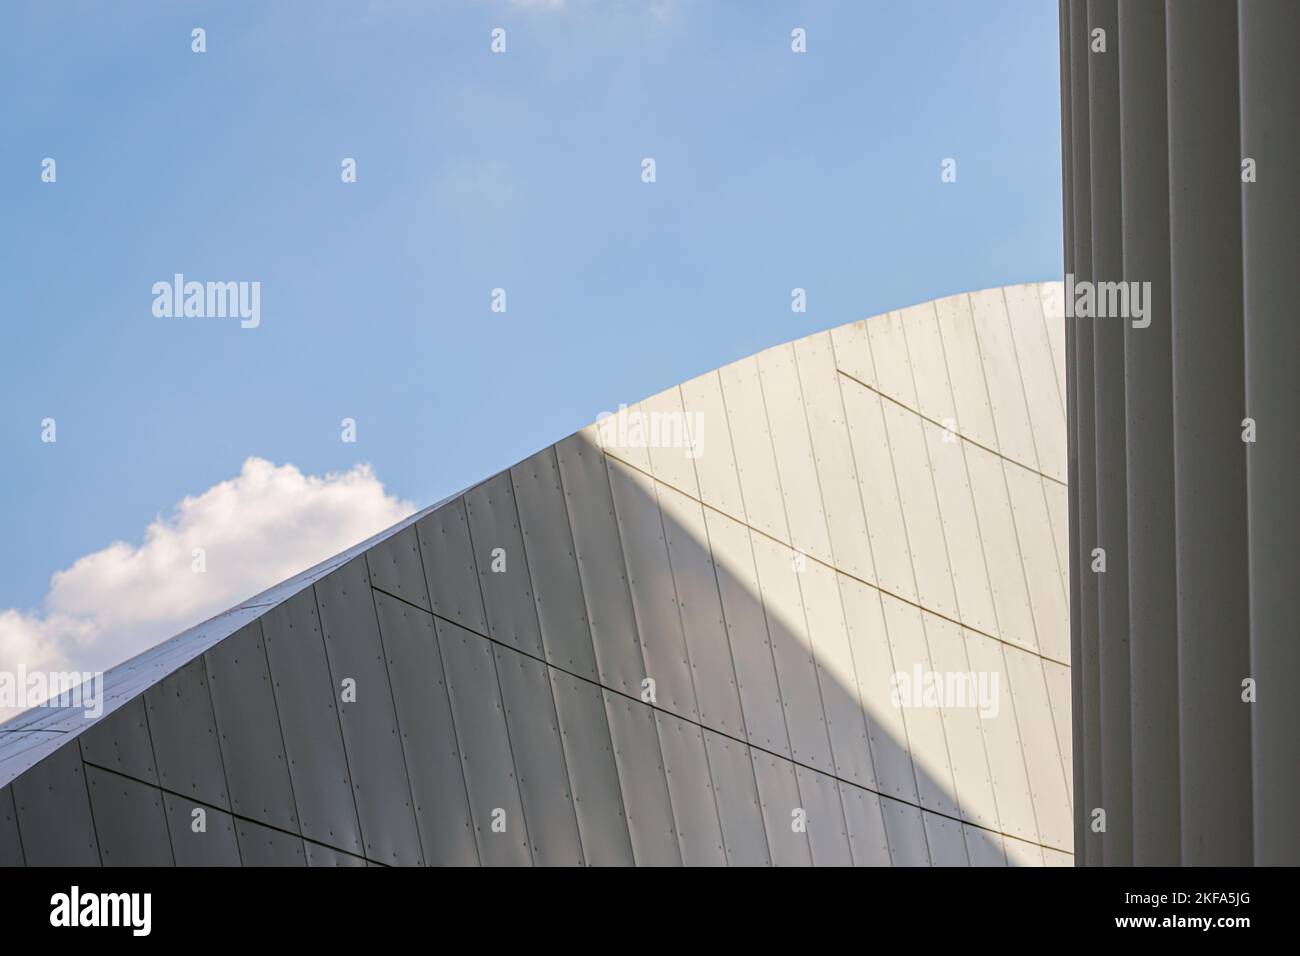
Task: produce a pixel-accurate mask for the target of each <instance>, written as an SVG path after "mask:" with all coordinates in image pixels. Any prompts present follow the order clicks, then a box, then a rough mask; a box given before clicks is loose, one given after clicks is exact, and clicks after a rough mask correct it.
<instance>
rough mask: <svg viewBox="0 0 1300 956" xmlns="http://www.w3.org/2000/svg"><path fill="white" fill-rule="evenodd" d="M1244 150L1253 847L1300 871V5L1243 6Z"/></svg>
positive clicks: (1258, 856)
mask: <svg viewBox="0 0 1300 956" xmlns="http://www.w3.org/2000/svg"><path fill="white" fill-rule="evenodd" d="M1239 24H1240V29H1241V37H1240V43H1241V155H1242V156H1243V157H1247V156H1248V157H1250V158H1252V159H1254V160H1255V162H1256V164H1257V166H1256V170H1257V181H1256V182H1253V183H1245V184H1243V185H1242V187H1241V196H1242V200H1241V202H1242V208H1241V218H1242V254H1243V255H1242V283H1243V291H1244V303H1245V362H1246V366H1245V368H1246V411H1245V414H1246V415H1248V416H1250V417H1251V418H1253V419H1254V420H1255V422H1256V424H1257V426H1258V429H1259V430H1258V435H1257V441H1256V442H1255V444H1252V445H1247V446H1246V481H1247V510H1248V520H1249V549H1250V564H1249V566H1250V675H1251V676H1252V677H1253V678H1254V679H1255V681H1256V683H1257V690H1258V701H1257V703H1255V704H1252V705H1251V716H1252V739H1251V748H1252V758H1253V759H1252V767H1253V773H1254V788H1253V789H1254V845H1255V863H1256V864H1258V865H1269V866H1276V865H1289V866H1295V865H1297V864H1300V814H1298V813H1297V808H1300V732H1298V731H1300V696H1297V694H1296V693H1295V689H1294V687H1293V686H1291V682H1292V681H1293V680H1294V679H1295V676H1296V675H1297V674H1300V620H1297V615H1296V595H1295V587H1296V583H1297V582H1298V581H1300V508H1297V507H1296V503H1295V484H1296V475H1297V474H1300V428H1298V426H1297V414H1298V413H1300V385H1297V382H1298V381H1300V380H1298V379H1297V377H1296V369H1295V362H1296V358H1297V356H1300V325H1297V323H1296V316H1295V307H1294V302H1295V279H1294V276H1295V269H1296V262H1297V260H1300V226H1298V225H1297V221H1296V213H1297V210H1300V187H1297V183H1296V169H1295V162H1296V156H1297V155H1300V112H1298V111H1297V109H1296V102H1295V91H1296V89H1297V87H1300V76H1297V73H1298V72H1300V70H1297V66H1296V59H1295V51H1294V44H1295V39H1296V37H1297V36H1300V3H1296V2H1295V0H1243V2H1242V3H1241V5H1240V11H1239Z"/></svg>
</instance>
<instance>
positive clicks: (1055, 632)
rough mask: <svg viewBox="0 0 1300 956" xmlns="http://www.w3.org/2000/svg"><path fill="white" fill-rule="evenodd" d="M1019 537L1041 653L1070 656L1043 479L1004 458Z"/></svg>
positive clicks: (1060, 657) (1066, 605)
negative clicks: (1044, 496)
mask: <svg viewBox="0 0 1300 956" xmlns="http://www.w3.org/2000/svg"><path fill="white" fill-rule="evenodd" d="M1002 467H1003V470H1004V471H1005V473H1006V476H1007V489H1008V491H1009V492H1010V493H1011V512H1012V514H1013V515H1014V517H1015V524H1016V537H1017V538H1018V540H1019V541H1020V555H1021V560H1022V561H1023V562H1024V566H1025V579H1026V581H1028V583H1029V603H1030V607H1031V609H1032V610H1033V613H1034V628H1035V632H1036V633H1037V635H1038V647H1039V650H1040V651H1041V653H1043V654H1044V655H1046V656H1047V657H1050V658H1052V659H1054V660H1058V661H1068V660H1069V659H1070V607H1069V602H1068V598H1067V596H1066V591H1065V589H1064V588H1063V587H1062V584H1061V569H1060V568H1059V567H1058V566H1057V563H1056V562H1057V551H1056V544H1055V542H1053V540H1052V526H1051V524H1050V523H1049V520H1048V513H1047V505H1046V503H1045V500H1044V498H1043V479H1042V478H1041V477H1040V476H1038V475H1037V474H1035V473H1034V472H1031V471H1028V470H1026V469H1024V468H1021V467H1020V466H1019V465H1017V464H1015V463H1013V462H1009V461H1007V462H1003V463H1002Z"/></svg>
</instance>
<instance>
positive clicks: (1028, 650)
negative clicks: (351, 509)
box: [385, 450, 1070, 839]
mask: <svg viewBox="0 0 1300 956" xmlns="http://www.w3.org/2000/svg"><path fill="white" fill-rule="evenodd" d="M605 454H606V455H612V456H613V457H614V458H615V459H616V460H618V461H619V462H621V463H623V464H625V465H627V466H628V467H629V468H631V469H633V470H634V471H637V472H639V473H640V474H642V475H645V476H646V477H647V478H650V479H651V480H652V481H657V482H659V484H661V485H664V486H665V487H668V488H671V489H673V491H676V492H678V493H679V494H683V495H685V496H686V497H687V498H690V499H691V501H693V502H695V503H696V504H697V505H699V506H701V507H702V508H708V509H709V510H710V511H712V512H714V513H716V514H720V515H722V516H723V517H724V518H730V519H731V520H732V521H738V522H740V523H741V524H742V525H744V526H745V527H746V528H747V529H749V530H750V531H752V532H754V533H755V534H759V535H762V536H763V537H764V538H767V540H769V541H775V542H776V543H777V544H779V545H781V546H782V547H786V548H789V549H790V550H792V551H798V549H797V548H795V547H794V545H793V544H792V543H791V542H789V541H782V540H781V539H780V538H778V537H776V536H774V535H770V534H768V533H767V532H766V531H764V530H763V529H761V528H755V527H754V526H753V525H751V524H749V523H748V522H747V521H746V520H745V519H744V518H740V517H737V516H736V515H733V514H731V513H730V512H727V511H723V510H722V509H721V508H718V507H716V506H715V505H711V504H709V503H708V502H707V501H701V500H700V499H699V498H696V497H695V495H693V494H691V492H689V491H687V490H686V489H685V488H679V487H678V486H677V485H674V484H673V483H672V482H669V481H664V480H663V479H662V478H660V477H658V476H657V475H655V474H653V473H652V472H649V471H646V470H645V469H644V468H642V467H641V466H639V465H636V464H633V463H632V462H630V461H628V460H627V459H625V458H623V457H621V456H620V455H619V454H618V453H617V452H610V451H608V450H606V452H605ZM798 553H799V554H802V555H803V556H804V557H805V558H807V559H808V560H810V561H813V562H815V563H817V564H820V565H821V566H822V567H824V568H827V569H828V570H831V571H834V572H836V573H837V574H842V575H844V576H845V577H846V578H848V579H849V580H850V581H857V582H858V583H859V584H863V585H866V586H867V587H869V588H874V589H875V590H877V591H879V592H880V593H881V594H888V595H889V596H890V597H892V598H894V599H895V600H897V601H902V602H903V603H904V604H909V605H911V606H912V607H914V608H917V609H919V610H922V611H925V612H926V613H927V614H933V615H934V616H935V617H938V618H942V619H943V620H945V621H947V622H948V623H950V624H956V625H957V626H958V627H962V628H965V629H966V630H968V631H973V632H975V633H976V634H979V635H980V636H981V637H987V638H988V639H989V640H990V641H997V642H998V643H999V644H1005V645H1006V646H1007V647H1014V648H1015V649H1016V650H1018V651H1024V652H1025V653H1026V654H1031V655H1033V656H1034V657H1037V658H1040V659H1042V660H1045V661H1050V662H1051V663H1053V664H1059V665H1060V666H1062V667H1069V666H1070V665H1069V664H1067V663H1066V662H1065V661H1062V660H1057V659H1056V658H1055V657H1050V656H1048V655H1047V654H1044V653H1043V652H1042V651H1041V650H1034V649H1032V648H1029V647H1026V646H1025V645H1023V644H1017V643H1016V642H1015V641H1009V640H1006V639H1005V638H1001V637H998V636H997V635H996V634H990V633H989V632H988V631H983V630H980V629H979V628H978V627H975V626H974V625H973V624H968V623H967V622H965V621H961V620H958V619H957V618H955V617H950V616H948V615H947V614H944V613H943V612H942V611H936V610H935V609H934V608H932V607H926V606H925V605H924V604H921V603H920V602H918V601H913V600H912V599H911V598H909V597H904V596H903V595H901V594H897V593H895V592H894V591H891V590H889V589H888V588H884V587H881V586H880V585H879V584H873V583H872V582H870V581H868V580H866V579H865V578H860V577H858V576H857V575H856V574H852V573H850V572H848V571H845V570H844V569H843V568H839V567H836V566H835V565H833V564H827V563H826V562H825V561H823V560H822V559H821V558H819V557H817V556H816V555H815V554H809V553H808V552H806V551H798ZM385 593H387V592H385ZM394 596H396V595H394ZM413 606H417V605H413ZM421 610H423V608H421ZM452 623H455V622H454V621H453V622H452ZM1017 839H1019V837H1017Z"/></svg>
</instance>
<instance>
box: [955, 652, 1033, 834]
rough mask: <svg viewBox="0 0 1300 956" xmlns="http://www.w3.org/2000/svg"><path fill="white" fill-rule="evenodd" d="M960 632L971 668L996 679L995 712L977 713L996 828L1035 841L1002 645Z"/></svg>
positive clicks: (1018, 728) (1028, 792)
mask: <svg viewBox="0 0 1300 956" xmlns="http://www.w3.org/2000/svg"><path fill="white" fill-rule="evenodd" d="M963 633H964V634H965V637H966V655H967V657H968V658H969V660H970V666H971V670H972V671H974V672H975V673H976V674H981V673H982V674H985V675H987V676H986V678H985V679H986V680H988V681H990V683H991V682H992V681H993V680H995V679H996V680H997V682H998V697H997V701H998V707H997V713H996V714H992V713H984V714H981V715H980V726H982V727H983V729H984V748H985V752H986V753H987V754H988V759H989V771H990V773H992V774H993V794H994V796H996V797H997V801H998V822H999V824H1000V825H1001V826H1000V829H1001V830H1002V832H1003V833H1006V834H1011V835H1014V836H1017V837H1020V838H1022V839H1025V840H1032V841H1034V842H1037V840H1038V824H1037V822H1036V821H1035V819H1034V801H1033V797H1032V796H1031V794H1030V790H1029V777H1028V776H1027V774H1026V772H1025V755H1024V751H1023V749H1022V748H1021V746H1020V727H1019V724H1018V722H1017V719H1016V707H1015V698H1014V697H1013V695H1012V693H1011V690H1010V687H1009V680H1008V677H1007V668H1006V664H1005V662H1004V661H1003V659H1002V650H1003V645H1002V644H1000V643H999V642H997V641H995V640H993V639H992V638H989V637H985V636H984V635H983V634H976V633H975V632H974V631H970V630H967V631H964V632H963Z"/></svg>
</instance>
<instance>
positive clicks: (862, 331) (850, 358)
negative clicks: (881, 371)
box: [830, 319, 876, 387]
mask: <svg viewBox="0 0 1300 956" xmlns="http://www.w3.org/2000/svg"><path fill="white" fill-rule="evenodd" d="M871 321H872V320H871V319H863V320H861V321H860V322H854V323H852V324H850V325H841V326H840V327H839V328H836V329H831V333H830V335H831V346H832V348H834V350H835V367H836V368H837V369H839V370H840V371H842V372H844V373H845V374H847V375H851V376H853V377H854V378H855V379H857V380H858V381H859V382H861V383H862V384H863V385H868V386H871V387H875V384H876V371H875V369H873V368H872V367H871V344H870V342H869V341H868V340H867V323H868V322H871Z"/></svg>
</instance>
